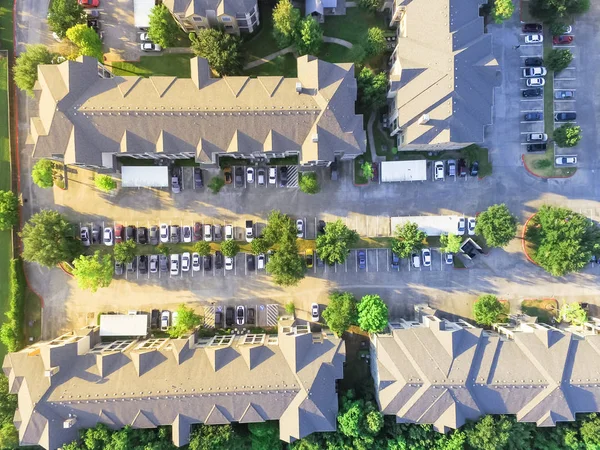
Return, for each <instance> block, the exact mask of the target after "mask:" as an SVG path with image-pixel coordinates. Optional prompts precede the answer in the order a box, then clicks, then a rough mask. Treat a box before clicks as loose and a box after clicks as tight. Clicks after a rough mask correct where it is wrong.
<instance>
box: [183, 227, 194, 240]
mask: <svg viewBox="0 0 600 450" xmlns="http://www.w3.org/2000/svg"><path fill="white" fill-rule="evenodd" d="M182 238H183V242H192V227H190V226H189V225H184V226H183V233H182Z"/></svg>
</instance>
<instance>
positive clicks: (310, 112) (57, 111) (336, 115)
mask: <svg viewBox="0 0 600 450" xmlns="http://www.w3.org/2000/svg"><path fill="white" fill-rule="evenodd" d="M190 64H191V67H192V78H187V79H178V78H175V77H150V78H140V77H114V78H110V79H103V78H99V77H98V76H97V75H96V72H97V62H96V61H95V60H94V59H92V58H87V57H82V58H80V59H79V60H78V62H75V61H66V62H64V63H62V64H60V65H57V66H52V65H50V66H43V65H41V66H39V68H38V73H39V86H40V89H41V96H40V103H39V111H40V113H39V118H34V119H33V120H32V137H33V139H34V142H35V149H34V155H35V156H36V157H50V156H53V155H59V156H63V157H64V161H65V162H66V163H67V164H73V163H83V164H90V165H98V166H100V165H101V163H102V154H103V153H115V154H135V153H155V152H163V153H177V154H180V153H187V154H190V155H192V156H193V155H195V156H196V158H197V160H198V161H202V162H206V161H211V160H212V161H214V155H215V154H218V153H228V154H238V155H244V154H251V153H255V152H270V151H272V152H279V153H283V152H285V151H297V152H299V154H300V161H301V163H305V162H308V161H313V160H333V158H334V155H335V154H354V155H359V154H362V153H363V152H364V151H365V149H366V135H365V131H364V129H363V120H362V116H360V115H356V114H355V113H354V103H355V100H356V80H355V79H354V66H353V65H352V64H330V63H327V62H324V61H320V60H318V59H316V58H313V57H309V56H304V57H300V58H298V74H299V75H298V78H282V77H264V78H263V77H258V78H248V77H225V78H221V79H214V78H211V77H210V74H209V68H208V65H207V64H206V61H205V60H204V59H202V58H193V59H192V60H191V62H190ZM82 80H83V81H85V82H83V81H82ZM297 83H300V84H301V85H302V92H301V93H298V92H297V90H296V89H297ZM315 135H318V138H317V139H316V142H315Z"/></svg>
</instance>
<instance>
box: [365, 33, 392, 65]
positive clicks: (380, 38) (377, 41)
mask: <svg viewBox="0 0 600 450" xmlns="http://www.w3.org/2000/svg"><path fill="white" fill-rule="evenodd" d="M363 46H364V48H365V52H366V56H367V57H368V58H371V57H373V56H378V55H381V54H382V53H383V52H385V49H386V48H387V43H386V40H385V33H384V31H383V30H382V29H381V28H378V27H371V28H369V29H368V30H367V34H366V35H365V37H364V44H363Z"/></svg>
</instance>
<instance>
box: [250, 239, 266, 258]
mask: <svg viewBox="0 0 600 450" xmlns="http://www.w3.org/2000/svg"><path fill="white" fill-rule="evenodd" d="M250 247H251V248H252V253H253V254H255V255H259V254H261V253H267V250H269V243H268V242H267V241H266V240H265V239H264V238H261V237H258V238H254V239H253V240H252V242H251V243H250Z"/></svg>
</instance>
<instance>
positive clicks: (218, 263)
mask: <svg viewBox="0 0 600 450" xmlns="http://www.w3.org/2000/svg"><path fill="white" fill-rule="evenodd" d="M222 268H223V253H221V252H220V251H218V250H217V251H216V252H215V269H222Z"/></svg>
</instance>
